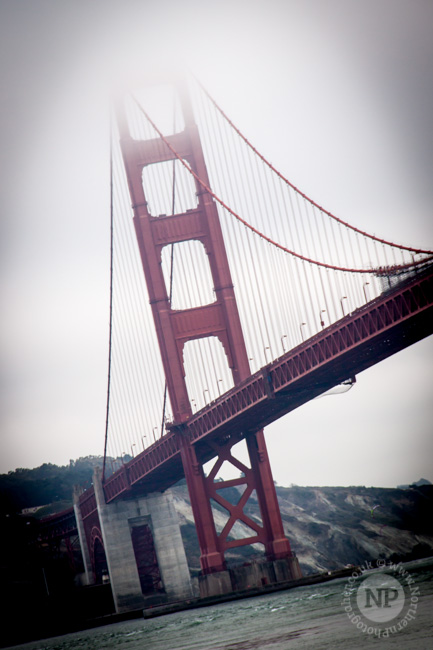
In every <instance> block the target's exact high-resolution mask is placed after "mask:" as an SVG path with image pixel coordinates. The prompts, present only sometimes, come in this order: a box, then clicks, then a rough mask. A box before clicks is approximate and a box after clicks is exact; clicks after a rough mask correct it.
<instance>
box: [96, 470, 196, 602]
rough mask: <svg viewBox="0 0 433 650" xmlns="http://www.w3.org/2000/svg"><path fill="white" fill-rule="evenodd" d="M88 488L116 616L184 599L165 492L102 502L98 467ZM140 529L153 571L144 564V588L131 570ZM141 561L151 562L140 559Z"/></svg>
mask: <svg viewBox="0 0 433 650" xmlns="http://www.w3.org/2000/svg"><path fill="white" fill-rule="evenodd" d="M93 485H94V489H95V496H96V503H97V507H98V515H99V521H100V525H101V533H102V538H103V542H104V550H105V555H106V558H107V565H108V571H109V575H110V582H111V588H112V592H113V599H114V604H115V607H116V612H118V613H120V612H126V611H131V610H134V609H140V608H143V607H148V606H149V605H152V604H153V603H155V604H157V603H164V602H169V601H172V600H182V599H185V598H190V597H191V596H192V589H191V581H190V574H189V569H188V564H187V560H186V555H185V550H184V546H183V541H182V536H181V533H180V526H179V521H178V517H177V513H176V511H175V509H174V505H173V497H172V495H171V493H170V491H166V492H164V493H153V494H150V495H148V496H146V497H140V498H133V499H123V500H117V501H114V502H112V503H109V504H107V503H105V498H104V492H103V489H102V482H101V475H100V470H99V468H96V469H95V473H94V480H93ZM142 531H147V537H146V539H147V540H148V544H149V543H150V545H151V548H152V553H154V554H155V555H156V560H157V562H156V563H155V567H153V569H152V566H150V564H149V565H148V566H147V567H146V566H145V569H146V568H147V571H148V575H145V576H144V578H147V579H148V587H146V582H145V580H144V578H143V575H141V576H140V573H139V567H138V566H137V558H138V552H139V551H138V550H137V548H138V546H137V545H139V544H142V543H143V542H142V540H140V539H139V535H140V534H141V532H142ZM137 539H138V542H137ZM149 539H150V542H149ZM148 555H149V553H148ZM144 561H145V563H146V562H148V563H149V562H151V560H149V559H148V558H146V557H145V559H144ZM151 570H153V573H154V575H153V576H152V575H150V573H151ZM155 576H156V577H155ZM152 579H153V580H154V583H155V584H156V585H157V587H154V586H153V585H152ZM149 581H150V582H149Z"/></svg>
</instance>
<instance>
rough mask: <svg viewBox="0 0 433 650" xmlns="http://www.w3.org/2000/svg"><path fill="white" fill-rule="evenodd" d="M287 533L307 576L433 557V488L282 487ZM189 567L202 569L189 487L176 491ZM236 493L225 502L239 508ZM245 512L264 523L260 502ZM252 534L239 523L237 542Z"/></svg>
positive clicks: (240, 555) (218, 517)
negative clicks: (366, 564) (354, 566)
mask: <svg viewBox="0 0 433 650" xmlns="http://www.w3.org/2000/svg"><path fill="white" fill-rule="evenodd" d="M276 489H277V495H278V500H279V503H280V509H281V514H282V518H283V523H284V530H285V532H286V534H287V536H288V538H289V539H290V543H291V546H292V549H293V550H294V551H295V552H296V555H297V556H298V558H299V562H300V565H301V568H302V571H303V573H304V575H308V574H311V573H316V572H318V571H325V570H332V569H337V568H340V567H342V566H345V565H347V564H362V563H363V562H365V561H373V560H377V559H379V558H381V559H383V558H386V559H392V560H395V561H399V560H409V559H416V558H421V557H428V556H431V555H433V517H432V514H433V485H420V486H413V487H410V488H408V489H385V488H366V487H348V488H347V487H335V488H334V487H322V488H320V487H298V486H293V487H289V488H285V487H279V486H277V488H276ZM173 494H174V498H175V506H176V509H177V512H178V514H179V518H180V522H181V526H182V535H183V538H184V542H185V547H186V551H187V555H188V560H189V564H190V567H191V568H192V570H193V572H194V569H197V570H198V569H199V566H200V564H199V549H198V543H197V538H196V535H195V528H194V524H193V517H192V512H191V506H190V502H189V499H188V493H187V489H186V486H185V485H182V484H181V485H178V486H176V487H175V488H174V489H173ZM239 496H240V493H239V492H238V490H237V489H236V488H230V489H227V490H226V491H225V494H224V497H225V498H227V499H228V500H229V501H231V502H232V503H234V502H235V501H236V500H239ZM246 511H247V512H248V515H249V516H250V517H252V518H253V519H255V520H257V521H260V513H259V508H258V504H257V501H256V500H255V499H253V498H250V500H249V501H248V502H247V506H246ZM214 518H215V522H216V526H217V529H219V530H221V529H222V527H223V526H224V524H225V522H226V520H227V517H226V511H225V509H223V508H221V507H220V506H218V507H217V509H215V511H214ZM249 534H250V529H249V528H248V527H246V526H243V524H241V523H238V524H236V527H235V529H234V531H233V537H236V538H240V537H246V536H249ZM261 551H262V548H261V546H260V545H256V547H255V548H253V549H252V548H251V547H244V548H242V547H241V548H240V549H235V550H234V551H232V552H231V553H230V555H229V556H228V561H229V562H232V563H238V562H239V561H245V560H246V559H250V558H251V557H253V556H254V555H259V554H260V553H261Z"/></svg>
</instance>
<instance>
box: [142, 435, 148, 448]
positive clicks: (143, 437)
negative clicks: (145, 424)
mask: <svg viewBox="0 0 433 650" xmlns="http://www.w3.org/2000/svg"><path fill="white" fill-rule="evenodd" d="M145 438H147V436H146V434H144V436H141V442H142V443H143V451H144V450H145V449H146V447H145V446H144V439H145Z"/></svg>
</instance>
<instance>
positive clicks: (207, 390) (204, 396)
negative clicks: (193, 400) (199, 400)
mask: <svg viewBox="0 0 433 650" xmlns="http://www.w3.org/2000/svg"><path fill="white" fill-rule="evenodd" d="M205 393H209V388H205V389H204V391H203V401H204V403H205V404H207V400H206V395H205ZM209 398H210V393H209Z"/></svg>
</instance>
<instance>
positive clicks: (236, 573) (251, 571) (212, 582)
mask: <svg viewBox="0 0 433 650" xmlns="http://www.w3.org/2000/svg"><path fill="white" fill-rule="evenodd" d="M300 578H302V573H301V569H300V567H299V562H298V558H297V557H296V556H294V555H293V556H291V557H288V558H283V559H280V560H273V561H272V560H266V559H262V560H257V561H254V562H251V563H248V564H245V565H242V566H237V567H232V568H230V569H228V570H227V571H219V572H217V573H210V574H208V575H202V576H200V577H199V588H200V598H208V597H209V596H222V595H224V594H229V593H233V592H236V591H247V590H249V589H260V588H261V587H266V586H267V585H277V584H280V583H285V582H291V581H293V580H299V579H300Z"/></svg>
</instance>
